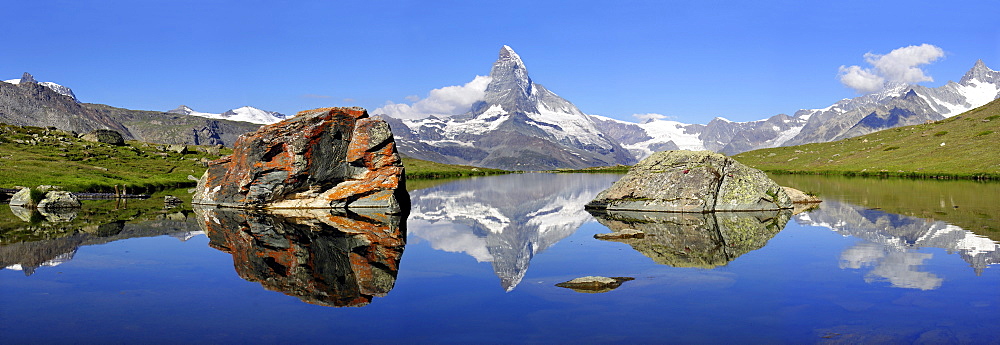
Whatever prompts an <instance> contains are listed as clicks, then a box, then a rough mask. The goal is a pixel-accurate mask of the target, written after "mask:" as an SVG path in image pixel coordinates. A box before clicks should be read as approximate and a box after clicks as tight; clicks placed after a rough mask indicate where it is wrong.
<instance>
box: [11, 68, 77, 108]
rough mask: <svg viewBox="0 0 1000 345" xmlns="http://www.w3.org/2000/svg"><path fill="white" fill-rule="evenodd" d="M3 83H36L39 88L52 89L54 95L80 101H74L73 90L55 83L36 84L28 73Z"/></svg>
mask: <svg viewBox="0 0 1000 345" xmlns="http://www.w3.org/2000/svg"><path fill="white" fill-rule="evenodd" d="M4 82H5V83H11V84H14V85H18V84H20V83H22V82H27V83H37V84H38V85H41V86H44V87H47V88H49V89H52V91H55V92H56V93H58V94H60V95H63V96H66V97H69V98H72V99H73V101H76V102H79V101H80V100H78V99H76V95H74V94H73V90H72V89H70V88H68V87H65V86H62V85H59V84H56V83H53V82H51V81H43V82H38V81H36V80H35V78H34V77H32V76H31V74H29V73H28V72H24V75H22V76H21V78H20V79H9V80H4Z"/></svg>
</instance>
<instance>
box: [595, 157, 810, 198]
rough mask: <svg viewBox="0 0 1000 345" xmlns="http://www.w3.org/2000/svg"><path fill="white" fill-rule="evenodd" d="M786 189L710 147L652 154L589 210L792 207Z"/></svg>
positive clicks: (602, 195)
mask: <svg viewBox="0 0 1000 345" xmlns="http://www.w3.org/2000/svg"><path fill="white" fill-rule="evenodd" d="M791 207H792V203H791V200H790V199H789V198H788V195H786V194H785V191H784V190H783V189H782V188H781V186H778V184H777V183H774V181H772V180H771V179H770V178H768V177H767V175H765V174H764V173H763V172H761V171H760V170H757V169H753V168H750V167H747V166H745V165H743V164H741V163H739V162H737V161H735V160H733V159H732V158H729V157H726V156H724V155H721V154H718V153H714V152H710V151H663V152H657V153H654V154H653V155H652V156H650V157H648V158H646V159H644V160H642V161H641V162H639V163H638V164H636V165H635V166H634V167H632V169H630V170H629V172H628V174H626V175H625V176H623V177H622V178H621V179H620V180H618V182H615V184H614V185H612V186H611V188H608V189H606V190H604V191H603V192H601V193H600V194H598V195H597V197H596V198H595V199H594V200H593V201H591V202H590V203H589V204H587V208H588V209H607V210H633V211H661V212H712V211H759V210H778V209H786V208H791Z"/></svg>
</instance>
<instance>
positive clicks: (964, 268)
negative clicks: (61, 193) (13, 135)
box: [0, 174, 1000, 344]
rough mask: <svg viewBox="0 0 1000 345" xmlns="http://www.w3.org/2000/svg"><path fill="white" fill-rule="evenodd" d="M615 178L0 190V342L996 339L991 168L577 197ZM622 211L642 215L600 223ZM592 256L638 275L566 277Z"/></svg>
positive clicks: (580, 272) (999, 216)
mask: <svg viewBox="0 0 1000 345" xmlns="http://www.w3.org/2000/svg"><path fill="white" fill-rule="evenodd" d="M619 177H620V175H615V174H514V175H502V176H491V177H478V178H465V179H458V180H447V181H445V180H433V181H419V180H418V181H413V180H411V181H408V184H409V187H410V189H411V190H410V197H411V199H412V208H411V211H410V213H409V215H408V217H406V218H405V219H404V218H403V217H399V216H392V215H385V214H377V213H373V214H338V213H336V212H331V211H326V210H323V211H309V212H289V213H282V214H278V215H268V214H251V213H246V212H242V211H234V210H223V209H212V208H200V207H192V206H191V205H190V203H189V201H190V196H189V195H188V194H187V191H186V190H176V191H165V192H162V193H158V194H155V195H154V196H153V197H152V198H150V199H148V200H127V201H115V200H104V201H85V202H84V206H83V208H82V209H80V210H78V211H76V212H74V213H71V214H40V213H37V212H32V211H30V210H25V209H18V208H11V207H8V205H0V206H2V207H0V267H3V269H0V291H2V292H0V343H5V344H29V343H30V344H39V343H101V344H104V343H170V344H177V343H377V344H400V343H403V344H408V343H465V344H471V343H477V344H478V343H504V344H508V343H678V344H697V343H741V344H784V343H791V344H802V343H833V344H843V343H850V344H869V343H879V344H883V343H889V344H892V343H905V344H909V343H924V344H996V343H1000V267H998V264H1000V242H998V241H1000V183H997V182H974V181H938V180H906V179H871V178H867V179H865V178H848V177H829V176H791V175H777V176H773V178H774V179H775V180H776V181H777V182H778V183H779V184H781V185H784V186H790V187H795V188H798V189H800V190H803V191H806V192H811V193H815V194H816V195H818V196H819V197H821V198H822V199H823V200H824V201H823V203H821V204H819V205H818V207H816V208H813V209H811V210H802V209H799V210H796V212H799V213H797V214H792V212H771V213H740V212H728V213H716V214H706V215H701V214H697V215H689V214H676V213H660V214H657V213H634V214H628V213H625V214H598V215H596V216H595V215H592V214H590V213H588V212H587V211H586V210H584V207H583V206H584V204H586V203H587V202H589V201H590V200H591V199H593V197H594V196H595V195H596V194H597V193H598V192H600V191H601V190H603V189H605V188H607V187H609V186H610V185H611V184H612V183H613V182H614V181H616V180H617V179H618V178H619ZM164 194H172V195H178V196H181V197H182V198H184V197H186V199H185V203H184V204H182V205H180V206H175V207H167V206H165V205H164V203H163V195H164ZM622 229H636V230H641V231H643V232H644V233H645V234H646V235H645V237H644V238H629V239H616V240H599V239H596V238H595V237H594V235H595V234H600V233H608V232H611V231H615V230H622ZM365 234H367V235H365ZM585 276H605V277H626V278H631V279H622V281H621V282H620V283H621V285H620V286H617V287H616V288H615V287H609V288H605V289H599V290H586V289H576V290H574V289H570V288H563V287H558V286H556V284H558V283H561V282H565V281H568V280H571V279H574V278H578V277H585Z"/></svg>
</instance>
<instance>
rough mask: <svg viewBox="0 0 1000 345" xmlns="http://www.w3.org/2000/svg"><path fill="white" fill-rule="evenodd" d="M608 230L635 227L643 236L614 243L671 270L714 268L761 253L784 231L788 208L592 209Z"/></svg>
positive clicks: (789, 212)
mask: <svg viewBox="0 0 1000 345" xmlns="http://www.w3.org/2000/svg"><path fill="white" fill-rule="evenodd" d="M593 214H594V217H595V218H597V221H598V222H600V223H601V224H603V225H604V226H606V227H608V228H609V229H611V230H612V231H616V232H618V231H622V230H626V229H634V230H639V231H642V232H643V233H644V234H645V236H644V237H643V238H626V239H616V240H612V241H615V242H622V243H626V244H628V245H630V246H632V248H633V249H635V250H636V251H638V252H640V253H642V254H643V255H645V256H647V257H649V258H650V259H653V261H655V262H657V263H659V264H664V265H669V266H673V267H698V268H715V267H718V266H722V265H725V264H727V263H729V262H730V261H733V260H735V259H736V258H737V257H739V256H740V255H743V254H746V253H749V252H751V251H754V250H757V249H760V248H762V247H764V245H765V244H767V241H768V240H770V239H771V238H773V237H774V235H776V234H778V232H780V231H781V230H782V229H784V228H785V224H786V223H788V219H789V218H790V217H791V215H792V212H791V211H789V210H780V211H760V212H712V213H676V212H638V211H604V210H595V211H594V213H593Z"/></svg>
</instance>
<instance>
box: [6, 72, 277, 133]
mask: <svg viewBox="0 0 1000 345" xmlns="http://www.w3.org/2000/svg"><path fill="white" fill-rule="evenodd" d="M53 85H58V84H54V83H53V84H52V85H49V84H44V83H38V82H36V81H35V80H34V78H33V77H31V75H30V74H27V73H25V76H24V77H22V78H21V79H18V80H17V83H8V82H0V122H3V123H7V124H11V125H17V126H36V127H55V128H58V129H61V130H66V131H73V132H77V133H88V132H91V131H94V130H97V129H111V130H115V131H117V132H119V133H121V134H122V136H124V137H125V138H126V139H130V140H141V141H146V142H152V143H160V144H193V145H216V144H221V145H231V144H232V143H233V142H235V141H236V138H237V137H238V136H239V135H240V134H243V133H246V132H250V131H254V130H257V128H258V127H260V125H259V124H254V123H248V122H238V121H230V120H221V119H207V118H203V117H196V116H187V115H179V114H170V113H164V112H158V111H143V110H130V109H122V108H115V107H111V106H107V105H103V104H90V103H79V102H78V101H77V99H76V98H75V96H73V92H72V90H69V88H66V87H63V86H61V85H58V86H59V87H55V86H53ZM60 90H61V91H60Z"/></svg>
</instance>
